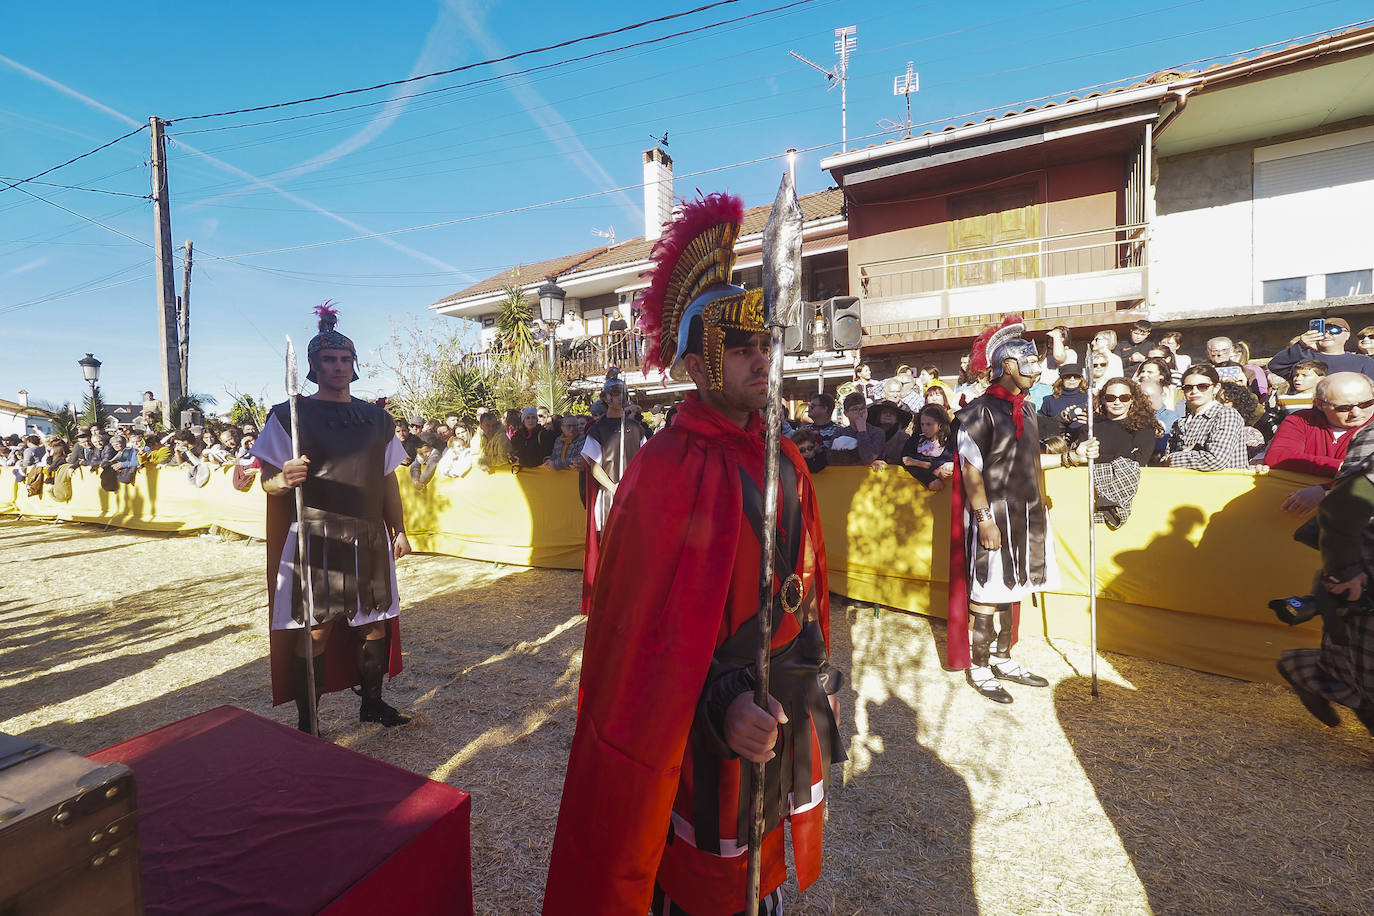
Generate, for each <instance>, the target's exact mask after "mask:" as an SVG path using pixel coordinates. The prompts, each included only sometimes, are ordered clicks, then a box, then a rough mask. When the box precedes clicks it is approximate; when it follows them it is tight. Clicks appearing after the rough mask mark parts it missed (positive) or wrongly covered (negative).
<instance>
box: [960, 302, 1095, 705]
mask: <svg viewBox="0 0 1374 916" xmlns="http://www.w3.org/2000/svg"><path fill="white" fill-rule="evenodd" d="M1024 331H1025V325H1023V324H1022V323H1021V318H1020V316H1019V315H1009V316H1007V318H1006V319H1005V320H1004V321H1003V323H1002V325H1001V326H1000V327H998V328H996V329H993V328H989V329H988V330H987V331H984V332H983V335H982V336H981V337H980V338H979V339H978V341H977V342H976V343H975V344H974V348H973V360H972V366H973V368H974V370H975V371H978V370H981V369H983V368H986V369H987V370H988V373H989V377H990V378H991V380H992V383H991V384H990V385H989V386H988V390H987V392H986V393H984V394H982V395H980V396H979V397H977V398H974V399H973V400H972V401H970V402H969V404H968V406H967V407H965V408H964V409H962V410H960V411H959V412H958V413H957V414H955V428H956V433H955V441H956V443H957V452H958V456H959V460H958V467H957V470H956V475H957V477H956V481H955V484H954V486H953V487H952V494H953V496H954V517H953V519H952V520H951V529H952V530H951V535H952V543H951V545H950V548H951V549H950V608H949V631H948V637H947V638H948V662H949V666H950V667H951V668H954V669H956V670H957V669H960V668H964V669H967V672H968V673H967V678H968V682H969V684H971V685H972V686H973V688H974V689H975V690H977V691H978V692H979V693H981V694H982V695H983V696H985V697H987V698H988V699H990V700H993V701H994V702H997V703H1010V702H1011V694H1009V693H1008V692H1007V691H1006V690H1005V689H1004V688H1003V687H1002V686H1001V685H1000V684H999V683H998V681H1011V682H1013V683H1016V684H1024V685H1026V686H1029V687H1046V686H1049V682H1048V681H1047V680H1045V679H1044V678H1043V677H1040V676H1039V675H1037V674H1032V673H1031V672H1029V671H1027V670H1026V669H1025V668H1022V667H1021V666H1020V665H1019V664H1017V663H1016V662H1014V661H1012V659H1011V647H1012V644H1013V642H1014V641H1015V638H1016V624H1017V612H1018V611H1019V608H1020V603H1021V601H1022V600H1023V599H1025V598H1026V597H1028V596H1030V595H1031V594H1033V593H1035V592H1042V591H1049V590H1052V589H1054V588H1055V587H1056V586H1057V584H1058V579H1059V570H1058V568H1057V566H1056V564H1055V558H1054V536H1053V534H1052V533H1051V531H1050V520H1049V513H1048V512H1047V511H1046V507H1045V501H1044V498H1043V496H1042V495H1041V492H1040V472H1041V469H1042V468H1048V467H1059V466H1061V465H1062V466H1064V467H1071V466H1077V465H1080V464H1086V463H1087V461H1088V459H1089V458H1090V457H1096V455H1097V448H1098V446H1097V440H1096V439H1085V440H1084V441H1082V442H1080V443H1079V444H1078V446H1077V447H1075V448H1074V449H1073V450H1072V451H1070V452H1067V453H1065V454H1063V455H1041V454H1040V435H1039V432H1038V431H1037V428H1036V422H1035V405H1034V404H1033V403H1032V402H1031V401H1029V400H1028V399H1027V398H1026V392H1027V391H1029V390H1030V388H1031V386H1032V385H1034V384H1035V382H1036V380H1037V379H1039V377H1040V356H1039V354H1038V353H1037V352H1036V349H1035V345H1034V344H1032V343H1031V342H1030V341H1028V340H1025V339H1024V338H1023V337H1022V336H1021V335H1022V333H1023V332H1024ZM970 618H971V619H972V623H973V627H972V634H971V638H970V632H969V626H968V624H969V620H970Z"/></svg>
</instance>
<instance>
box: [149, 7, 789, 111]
mask: <svg viewBox="0 0 1374 916" xmlns="http://www.w3.org/2000/svg"><path fill="white" fill-rule="evenodd" d="M739 2H740V0H716V2H714V3H708V4H706V5H705V6H699V7H696V8H695V9H690V10H683V11H682V12H678V13H669V14H668V15H666V16H659V17H657V18H655V19H646V20H644V21H642V22H635V23H631V24H630V25H624V26H620V27H619V28H615V29H608V30H606V31H604V32H596V33H594V34H591V35H583V36H581V37H579V38H569V39H567V40H566V41H560V42H557V43H556V44H551V45H545V46H543V47H541V48H530V49H529V50H526V51H516V52H515V53H513V54H507V55H505V56H504V57H493V58H489V59H487V60H481V61H476V62H474V63H470V64H463V65H462V66H460V67H451V68H449V69H448V70H436V71H434V72H433V73H422V74H420V75H418V76H409V77H406V78H405V79H399V80H390V81H389V82H385V83H377V84H376V85H374V86H362V87H360V88H357V89H344V90H341V91H339V92H330V93H327V94H325V95H317V96H312V97H310V98H305V99H295V100H293V101H290V102H277V103H275V104H272V105H256V106H253V107H251V108H236V109H233V110H231V111H216V112H212V113H209V114H199V115H186V116H183V117H180V118H169V119H167V120H166V122H165V123H167V124H175V123H176V122H178V121H199V120H201V119H202V118H221V117H226V116H228V115H236V114H248V113H250V112H254V111H270V110H272V109H276V108H288V107H290V106H293V105H305V104H308V103H310V102H322V101H325V100H326V99H337V98H341V97H343V96H348V95H357V94H358V93H360V92H374V91H376V90H378V89H386V88H389V87H391V86H404V85H406V84H407V83H414V82H418V81H420V80H427V79H433V78H434V77H436V76H448V75H450V74H453V73H461V72H463V71H464V70H472V69H474V68H477V67H485V66H488V65H490V64H499V63H504V62H506V61H510V60H515V59H517V58H520V57H528V56H529V55H531V54H541V53H543V52H545V51H556V50H558V49H559V48H567V47H571V46H572V45H577V44H582V43H584V42H588V41H594V40H595V39H598V38H606V37H607V36H610V35H619V34H622V33H624V32H632V31H634V30H636V29H642V28H644V27H646V26H650V25H656V24H658V23H660V22H669V21H671V20H673V19H681V18H683V17H684V16H692V15H695V14H696V13H702V12H705V11H707V10H711V9H715V8H716V7H720V6H729V5H730V4H733V3H739ZM800 2H803V3H805V2H811V0H800ZM792 5H800V4H799V3H798V4H792ZM755 15H757V14H755ZM385 101H393V100H392V99H387V100H385Z"/></svg>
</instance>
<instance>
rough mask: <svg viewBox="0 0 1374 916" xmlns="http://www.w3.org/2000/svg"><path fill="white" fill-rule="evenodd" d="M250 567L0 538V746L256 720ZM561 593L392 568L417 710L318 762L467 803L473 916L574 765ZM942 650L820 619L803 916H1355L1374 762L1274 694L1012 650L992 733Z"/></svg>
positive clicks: (1371, 743)
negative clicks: (436, 790)
mask: <svg viewBox="0 0 1374 916" xmlns="http://www.w3.org/2000/svg"><path fill="white" fill-rule="evenodd" d="M263 554H264V548H263V545H262V543H261V542H256V543H255V542H245V541H242V540H235V541H219V540H215V539H209V538H202V537H195V536H182V537H169V536H162V535H146V534H135V533H130V532H121V531H102V530H100V529H98V528H93V527H83V526H76V525H53V524H48V523H36V522H27V521H16V520H0V731H5V732H10V733H16V734H23V735H26V736H29V737H32V738H36V739H39V740H42V741H45V742H48V743H50V744H55V745H59V746H63V747H66V748H69V749H71V750H75V751H78V752H88V751H91V750H94V749H96V748H99V747H103V746H105V745H107V744H111V743H113V742H115V741H118V740H121V739H124V738H128V737H131V736H133V735H136V734H139V733H141V732H144V731H147V730H149V729H152V728H155V727H157V726H160V725H163V724H166V723H168V722H172V721H175V720H177V719H181V718H184V717H186V716H189V715H192V714H195V713H197V712H200V711H203V710H205V709H208V708H211V707H213V706H217V705H219V704H222V703H233V704H236V705H238V706H242V707H244V708H246V709H249V710H252V711H253V712H256V713H260V714H262V715H266V716H269V717H271V718H273V719H276V720H277V721H280V722H292V723H294V710H293V709H291V708H289V707H280V708H277V709H272V708H271V707H270V706H269V705H268V694H267V663H266V657H265V654H266V648H267V640H266V638H265V633H264V625H265V613H266V610H265V604H266V600H265V589H264V587H263V579H262V575H263V574H262V569H263V561H264V557H263ZM579 581H580V580H579V577H578V576H577V574H575V573H570V572H567V571H557V570H533V569H523V568H510V567H504V568H501V567H495V566H490V565H486V564H480V563H473V562H467V561H463V560H457V559H453V558H447V557H430V556H423V557H420V556H417V557H411V558H408V559H406V560H405V561H403V562H402V563H401V570H400V584H401V590H402V596H403V599H404V607H405V616H404V626H405V629H404V632H405V650H406V652H405V660H406V670H405V673H404V674H403V675H402V676H401V677H399V678H397V679H396V680H395V681H394V682H392V684H391V685H390V687H389V689H388V695H389V697H390V698H391V700H392V702H393V703H395V704H396V705H398V706H402V707H406V708H408V709H410V710H412V711H413V712H414V713H415V714H416V719H415V722H414V723H413V724H412V725H410V726H408V727H406V728H404V729H400V730H393V731H390V732H387V731H384V730H382V729H381V728H380V727H379V726H375V725H366V726H363V725H359V723H358V722H357V721H356V707H355V705H354V704H355V703H356V700H354V698H353V697H352V696H351V695H347V694H345V695H333V696H331V697H327V698H326V699H325V700H324V702H323V704H322V727H323V729H324V730H325V733H326V736H327V737H328V738H330V739H331V740H333V741H336V742H338V743H339V744H341V745H344V746H347V747H351V748H353V749H354V750H357V751H360V752H362V753H364V754H369V755H372V756H374V757H377V758H379V759H382V760H386V761H389V762H391V763H394V764H397V765H399V766H402V767H406V768H408V769H410V770H413V771H415V772H417V773H423V774H427V775H430V776H432V777H433V778H434V779H438V780H441V781H445V782H449V783H452V784H454V785H457V786H460V787H462V788H464V789H466V790H468V791H469V792H471V793H472V798H473V829H472V842H473V850H472V852H473V879H474V884H475V888H476V899H477V908H478V911H479V912H482V913H503V914H504V913H533V912H536V911H537V909H538V901H539V899H540V893H541V888H542V884H543V877H544V871H545V867H546V865H547V860H548V851H549V843H550V840H551V838H552V835H553V828H554V820H555V815H556V812H557V808H558V798H559V792H560V789H561V784H562V770H563V764H564V762H565V760H566V755H567V749H568V747H569V744H570V742H571V739H572V731H573V710H574V697H575V693H576V687H577V677H578V665H579V658H580V649H581V642H582V632H583V625H582V622H581V619H580V617H579V616H578V614H577V598H578V594H579ZM942 639H943V629H942V626H941V624H940V623H939V622H938V621H936V622H932V621H930V620H927V619H925V618H921V617H916V616H911V615H905V614H899V613H895V612H892V611H888V610H884V611H881V612H879V613H875V611H874V609H873V608H872V606H865V605H853V606H849V605H848V604H847V603H846V602H844V601H843V600H842V599H840V598H838V597H837V598H836V599H835V604H834V612H833V623H832V643H833V655H834V656H835V659H836V662H837V664H839V665H840V666H841V667H844V668H845V669H847V670H848V671H849V672H850V680H849V682H848V684H847V685H846V687H845V690H844V692H843V695H842V700H843V717H844V721H843V724H842V731H843V733H844V735H845V737H846V739H847V741H848V746H849V754H850V760H849V762H848V763H847V764H846V765H845V766H844V767H843V769H842V771H839V772H837V773H836V774H832V776H833V777H834V778H833V780H832V783H833V784H832V786H831V788H830V792H829V796H830V805H831V809H830V816H829V823H828V825H827V828H826V829H827V835H826V862H825V874H824V876H823V877H822V878H821V880H820V881H819V882H818V883H817V884H816V885H815V886H813V887H812V888H811V889H810V890H809V891H808V892H807V893H806V894H805V895H798V894H797V893H796V892H795V888H794V889H793V891H792V893H791V894H790V897H789V912H800V913H827V914H829V913H843V914H850V913H940V914H962V913H979V912H981V913H989V914H993V913H1017V914H1019V913H1073V914H1080V913H1104V914H1107V913H1110V914H1132V913H1148V912H1159V913H1189V914H1194V913H1236V912H1244V913H1322V914H1335V913H1350V914H1356V913H1361V914H1362V913H1367V912H1369V911H1370V908H1371V903H1372V902H1374V872H1371V870H1370V869H1369V868H1368V862H1369V851H1368V842H1369V824H1370V823H1374V791H1371V781H1372V780H1371V775H1372V774H1371V763H1372V762H1374V754H1372V753H1371V752H1374V739H1371V738H1370V737H1369V736H1368V735H1367V734H1366V733H1365V732H1364V730H1363V729H1362V728H1360V727H1359V726H1358V724H1356V723H1354V721H1353V718H1348V719H1347V723H1346V724H1345V725H1343V726H1342V727H1340V728H1338V729H1325V728H1322V727H1321V726H1320V725H1318V724H1317V723H1316V722H1315V721H1314V720H1312V719H1311V718H1310V717H1308V715H1307V714H1306V713H1305V712H1304V711H1303V709H1302V708H1301V706H1299V704H1298V703H1297V701H1296V700H1294V699H1293V698H1292V697H1291V696H1290V695H1288V694H1287V693H1286V692H1285V691H1284V690H1282V689H1280V688H1278V687H1274V686H1270V685H1262V684H1251V683H1244V682H1240V681H1234V680H1229V679H1226V678H1220V677H1215V676H1211V675H1206V674H1199V673H1196V672H1192V671H1187V670H1184V669H1180V668H1174V667H1170V666H1167V665H1161V664H1155V663H1152V662H1145V661H1140V660H1138V659H1132V658H1127V657H1123V656H1107V657H1106V658H1105V659H1104V661H1103V663H1102V665H1101V671H1102V675H1103V685H1102V690H1101V696H1100V698H1098V699H1096V700H1094V699H1092V698H1091V697H1090V696H1089V690H1088V679H1087V673H1088V653H1087V651H1086V650H1085V649H1084V648H1082V647H1080V646H1077V645H1074V644H1069V643H1063V642H1057V643H1055V644H1048V643H1046V642H1045V641H1043V640H1034V639H1032V640H1027V641H1026V642H1024V643H1023V645H1022V647H1021V648H1020V649H1019V651H1018V657H1019V658H1020V659H1021V660H1022V661H1023V662H1024V663H1025V664H1026V665H1027V666H1028V667H1030V668H1032V669H1034V670H1037V671H1040V672H1043V673H1044V674H1045V675H1046V676H1047V677H1049V678H1050V679H1051V681H1052V686H1051V688H1050V689H1048V690H1035V689H1032V688H1024V687H1020V688H1018V687H1015V686H1014V685H1013V686H1012V688H1011V689H1012V690H1013V692H1014V693H1015V696H1016V702H1015V703H1014V704H1013V705H1011V706H1009V707H1000V706H996V705H995V704H992V703H989V702H987V701H986V700H983V699H981V698H980V697H978V696H977V695H976V694H974V692H973V691H972V690H971V689H970V688H969V687H967V686H966V685H965V684H964V683H963V680H962V679H961V678H960V677H959V676H957V675H955V674H951V673H948V672H945V671H943V670H942V669H941V666H940V655H939V651H938V644H939V643H940V642H941V641H942Z"/></svg>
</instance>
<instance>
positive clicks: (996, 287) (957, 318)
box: [859, 223, 1149, 339]
mask: <svg viewBox="0 0 1374 916" xmlns="http://www.w3.org/2000/svg"><path fill="white" fill-rule="evenodd" d="M1148 244H1149V235H1148V227H1147V226H1146V225H1145V224H1143V223H1137V224H1131V225H1121V226H1111V227H1105V228H1102V229H1095V230H1089V231H1086V232H1074V233H1069V234H1066V235H1054V236H1043V237H1039V238H1033V239H1018V240H1015V241H1007V242H1002V243H1001V244H998V245H987V246H983V247H979V248H967V249H961V250H959V251H942V252H937V253H935V254H928V255H918V256H915V257H909V258H894V259H889V260H884V261H870V262H867V263H861V264H860V265H859V284H860V294H861V295H862V296H863V300H864V301H863V319H864V337H865V339H868V338H879V337H885V338H887V337H893V336H897V335H904V334H908V335H909V334H919V333H930V332H938V331H954V330H958V329H964V328H971V327H978V326H981V325H982V324H985V323H987V322H988V321H989V320H993V321H995V320H1000V318H1001V316H1002V315H1004V314H1006V313H1008V312H1020V313H1022V314H1023V315H1025V317H1026V318H1028V319H1037V318H1043V319H1057V318H1060V317H1064V316H1070V315H1085V314H1098V313H1104V314H1105V313H1107V312H1114V311H1116V310H1117V309H1118V308H1119V306H1118V303H1123V302H1124V303H1129V304H1132V305H1134V304H1137V303H1139V302H1142V301H1143V300H1144V299H1145V298H1146V292H1147V290H1148V288H1149V285H1148V280H1147V276H1146V274H1147V265H1148V264H1149V253H1148Z"/></svg>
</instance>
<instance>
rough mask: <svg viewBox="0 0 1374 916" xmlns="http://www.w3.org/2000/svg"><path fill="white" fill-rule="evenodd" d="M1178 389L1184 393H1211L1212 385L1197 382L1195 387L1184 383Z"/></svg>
mask: <svg viewBox="0 0 1374 916" xmlns="http://www.w3.org/2000/svg"><path fill="white" fill-rule="evenodd" d="M1179 387H1181V388H1182V389H1183V390H1184V391H1211V390H1212V383H1211V382H1198V383H1197V384H1196V385H1189V384H1188V383H1187V382H1184V383H1183V384H1182V385H1180V386H1179Z"/></svg>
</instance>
